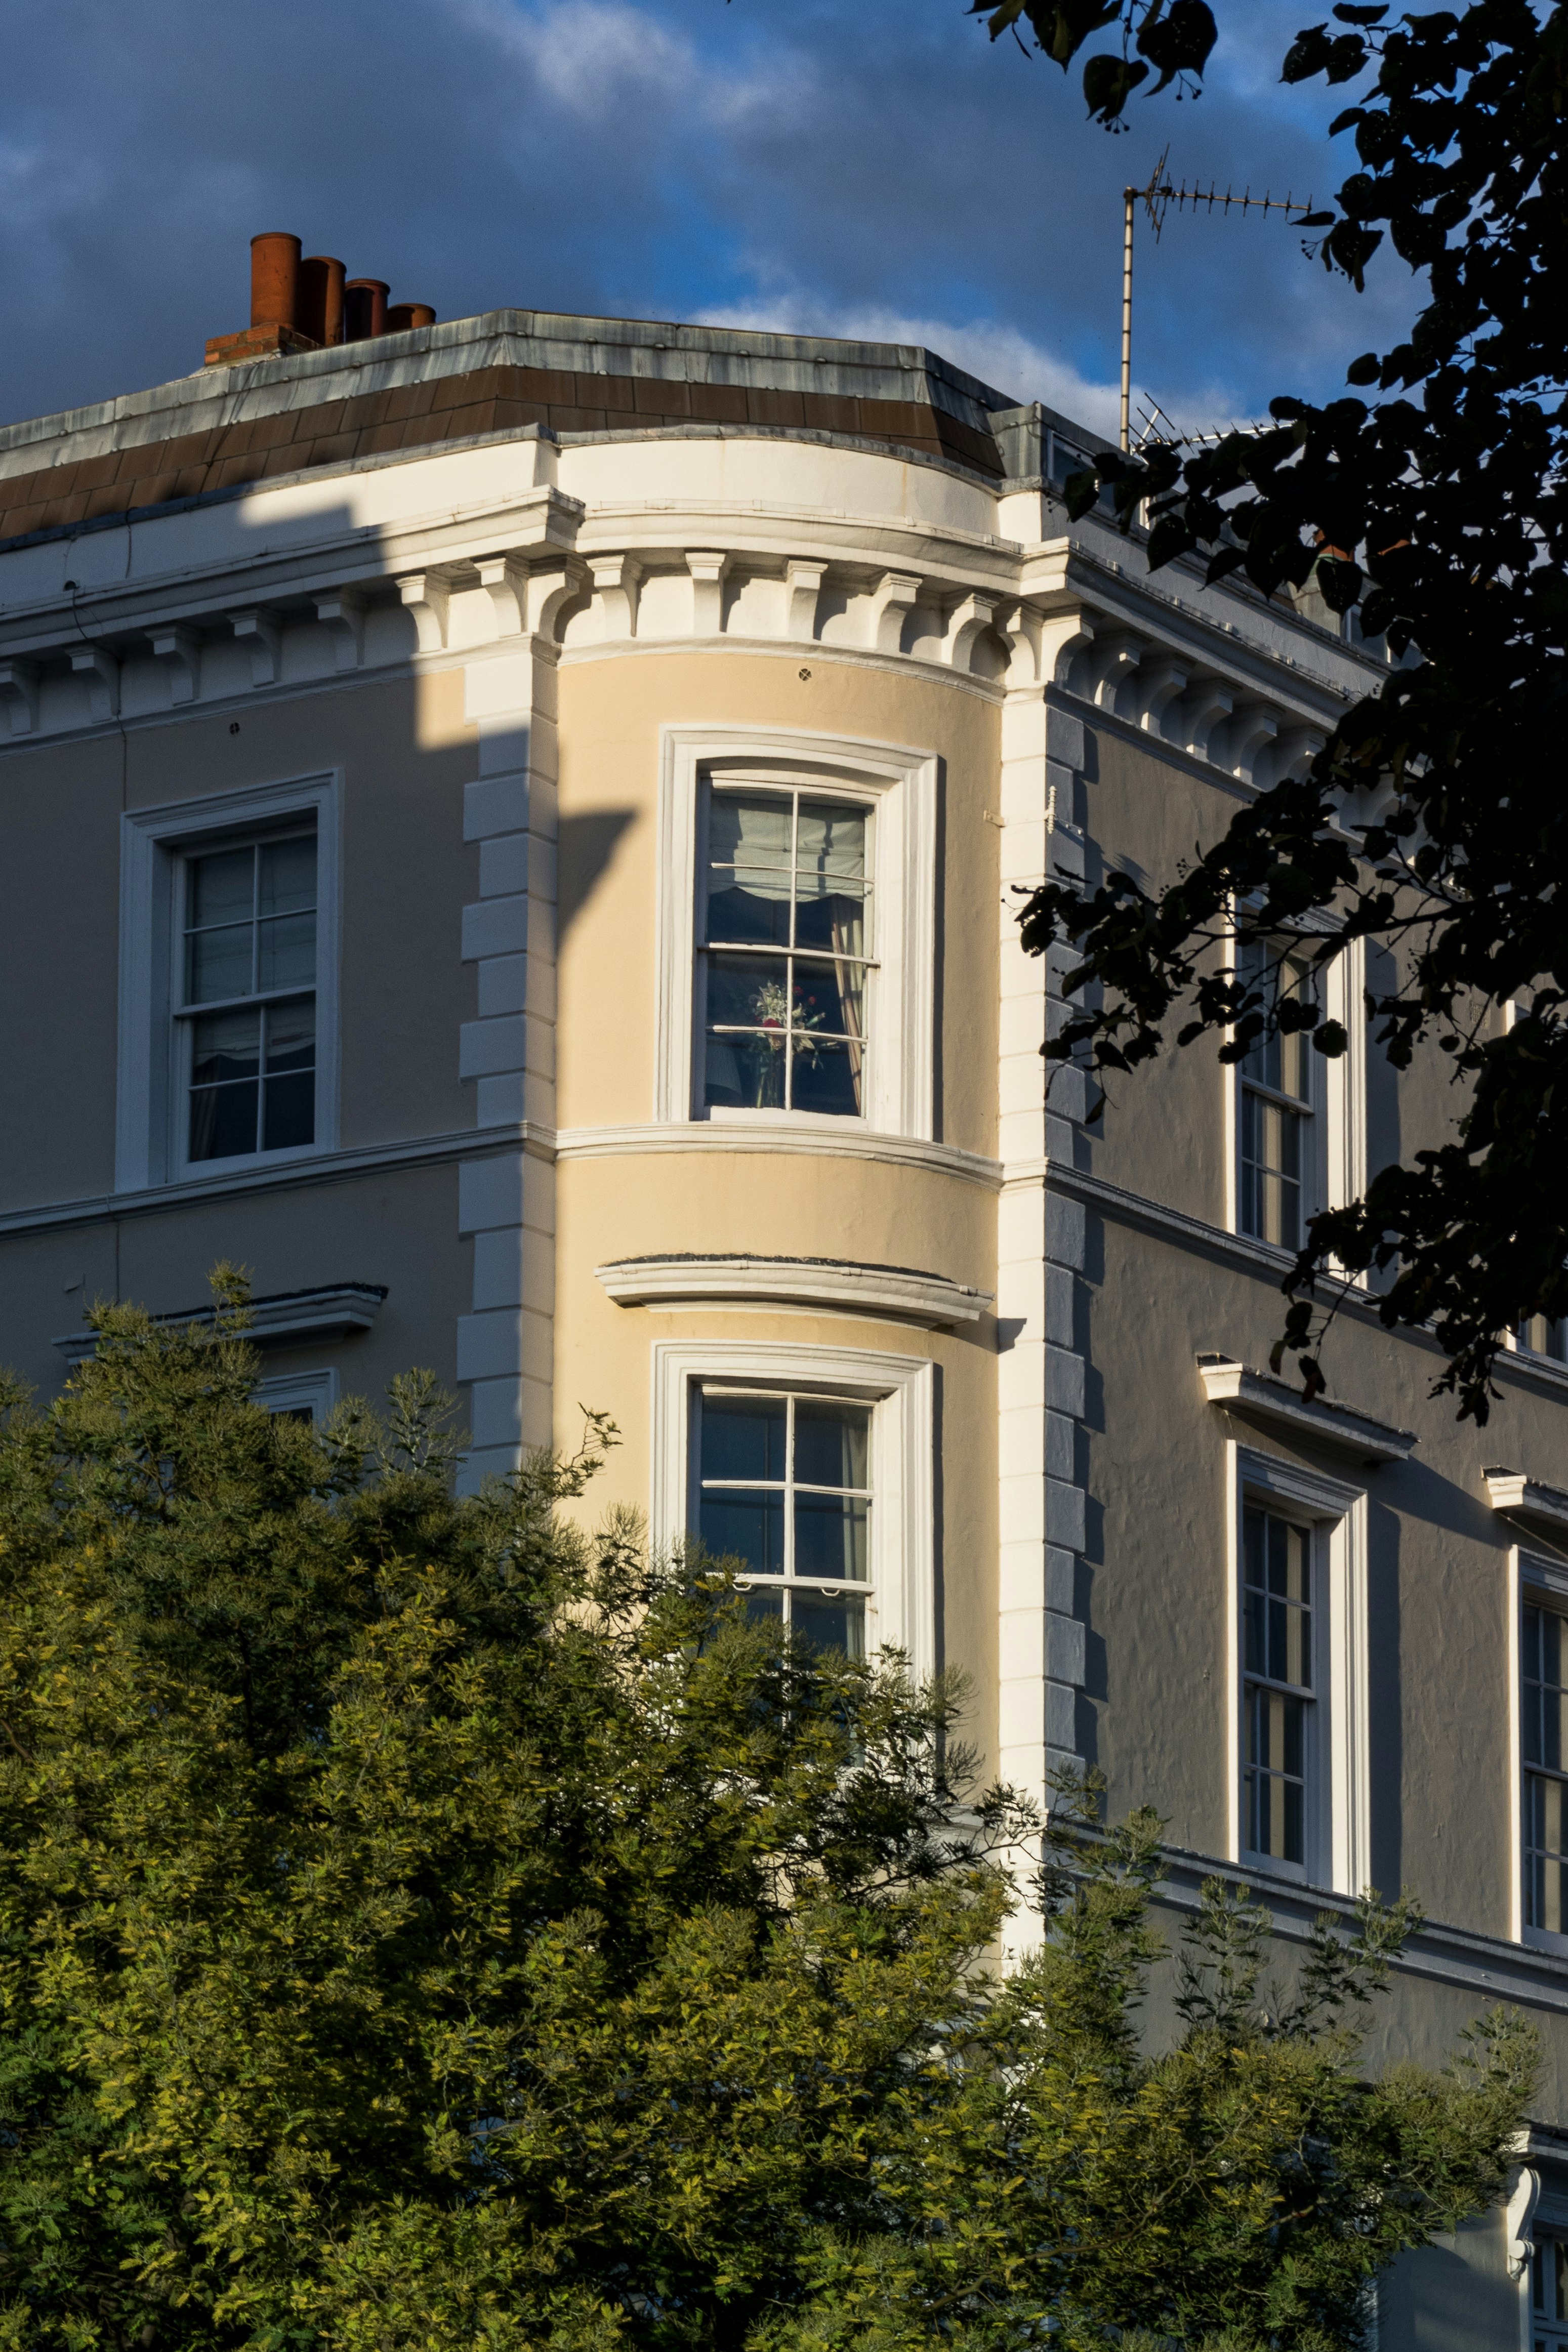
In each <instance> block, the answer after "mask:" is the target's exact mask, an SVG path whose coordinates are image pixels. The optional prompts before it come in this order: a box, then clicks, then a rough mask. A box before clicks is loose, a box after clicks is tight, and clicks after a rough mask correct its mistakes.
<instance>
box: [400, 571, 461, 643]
mask: <svg viewBox="0 0 1568 2352" xmlns="http://www.w3.org/2000/svg"><path fill="white" fill-rule="evenodd" d="M397 593H398V595H399V596H400V597H401V599H402V601H403V609H404V611H405V613H408V614H412V616H413V620H414V628H415V634H416V636H417V638H418V641H419V650H420V652H421V653H422V654H438V653H441V652H443V651H444V650H445V648H446V644H447V607H448V605H449V604H450V602H451V590H450V589H449V587H448V586H447V582H446V581H445V580H443V579H442V578H441V577H440V575H439V573H437V572H405V573H404V574H403V577H402V578H401V579H400V580H399V582H398V583H397Z"/></svg>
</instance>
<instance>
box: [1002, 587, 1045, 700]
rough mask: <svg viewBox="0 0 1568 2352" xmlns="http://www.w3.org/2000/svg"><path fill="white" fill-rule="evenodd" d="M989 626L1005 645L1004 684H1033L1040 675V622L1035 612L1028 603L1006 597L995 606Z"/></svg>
mask: <svg viewBox="0 0 1568 2352" xmlns="http://www.w3.org/2000/svg"><path fill="white" fill-rule="evenodd" d="M991 625H992V627H993V628H994V630H995V632H996V634H997V635H998V636H999V637H1000V638H1001V640H1002V642H1003V644H1004V645H1005V646H1006V648H1007V671H1006V682H1007V684H1008V685H1009V686H1033V685H1034V684H1035V683H1036V681H1037V679H1038V677H1039V675H1040V632H1041V628H1042V626H1043V624H1042V622H1041V619H1040V615H1039V614H1038V613H1037V612H1036V611H1035V609H1034V607H1033V606H1032V605H1029V604H1021V603H1019V602H1017V601H1016V600H1010V601H1009V602H1007V603H1005V604H998V605H997V607H996V614H995V618H994V620H993V622H992V624H991Z"/></svg>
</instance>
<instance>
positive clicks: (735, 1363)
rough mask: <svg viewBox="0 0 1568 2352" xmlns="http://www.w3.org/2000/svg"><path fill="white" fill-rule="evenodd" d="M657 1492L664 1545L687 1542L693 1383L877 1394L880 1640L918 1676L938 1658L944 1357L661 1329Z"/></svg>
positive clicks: (875, 1559) (657, 1530) (656, 1364)
mask: <svg viewBox="0 0 1568 2352" xmlns="http://www.w3.org/2000/svg"><path fill="white" fill-rule="evenodd" d="M652 1370H653V1424H652V1431H651V1446H650V1454H651V1463H652V1490H651V1494H650V1497H649V1520H650V1526H651V1530H652V1535H653V1540H654V1542H655V1544H656V1545H658V1546H660V1547H668V1546H670V1545H673V1544H676V1543H679V1541H680V1540H681V1538H683V1537H684V1536H685V1535H686V1533H687V1530H688V1528H689V1524H690V1512H691V1463H690V1406H689V1401H690V1391H691V1384H692V1382H693V1381H700V1380H717V1381H724V1380H729V1381H765V1382H767V1383H768V1384H769V1385H770V1386H773V1385H775V1384H776V1385H777V1386H778V1387H780V1388H806V1389H810V1388H825V1389H831V1390H833V1391H836V1392H837V1393H843V1392H844V1391H848V1392H849V1393H851V1394H853V1395H859V1396H865V1397H868V1398H870V1399H872V1400H874V1401H875V1402H876V1403H877V1405H878V1410H877V1412H875V1413H874V1414H873V1416H872V1439H871V1444H872V1475H871V1489H872V1497H873V1500H872V1510H871V1523H872V1536H871V1546H872V1582H873V1585H874V1588H875V1591H876V1595H877V1605H876V1622H875V1626H874V1629H873V1632H874V1642H875V1643H884V1642H886V1643H893V1644H895V1645H896V1646H897V1647H898V1648H900V1649H902V1650H904V1651H905V1652H906V1653H907V1654H908V1656H909V1661H910V1672H911V1674H913V1675H915V1676H916V1678H917V1679H919V1678H920V1677H921V1676H922V1675H930V1674H931V1673H932V1672H933V1671H934V1670H935V1666H936V1655H937V1649H936V1559H935V1551H936V1525H935V1493H936V1488H935V1476H934V1459H933V1449H934V1445H935V1435H936V1432H935V1419H934V1405H935V1389H936V1373H935V1367H934V1366H933V1365H932V1364H931V1361H930V1360H929V1359H927V1358H925V1357H921V1356H885V1355H879V1354H873V1353H871V1352H870V1351H869V1350H868V1349H859V1348H794V1347H782V1346H777V1345H767V1346H758V1345H747V1344H744V1343H740V1342H734V1341H707V1340H698V1339H668V1340H666V1339H661V1340H657V1341H656V1342H655V1343H654V1347H653V1349H652Z"/></svg>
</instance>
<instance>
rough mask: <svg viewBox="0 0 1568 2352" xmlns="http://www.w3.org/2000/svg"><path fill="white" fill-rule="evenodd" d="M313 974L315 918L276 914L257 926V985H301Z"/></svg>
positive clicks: (312, 978) (314, 968)
mask: <svg viewBox="0 0 1568 2352" xmlns="http://www.w3.org/2000/svg"><path fill="white" fill-rule="evenodd" d="M315 977H316V918H315V916H314V915H277V916H274V917H272V918H270V919H268V921H266V922H264V923H262V924H261V925H260V926H259V936H258V940H257V949H256V984H257V986H258V988H303V987H306V986H308V985H309V983H310V982H311V981H313V980H314V979H315Z"/></svg>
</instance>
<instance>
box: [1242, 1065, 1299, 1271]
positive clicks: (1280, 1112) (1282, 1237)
mask: <svg viewBox="0 0 1568 2352" xmlns="http://www.w3.org/2000/svg"><path fill="white" fill-rule="evenodd" d="M1302 1125H1303V1120H1302V1117H1301V1115H1300V1113H1299V1112H1296V1111H1290V1110H1286V1109H1284V1108H1282V1107H1281V1106H1280V1105H1279V1103H1271V1102H1266V1101H1265V1100H1264V1099H1263V1098H1262V1097H1260V1096H1258V1095H1255V1094H1253V1093H1252V1092H1251V1091H1250V1089H1249V1088H1248V1087H1246V1086H1244V1087H1242V1089H1241V1183H1240V1188H1239V1189H1240V1195H1241V1198H1240V1224H1241V1230H1242V1232H1243V1233H1244V1234H1257V1235H1258V1239H1259V1240H1260V1241H1266V1242H1275V1243H1277V1244H1279V1246H1280V1247H1281V1248H1283V1249H1300V1246H1301V1160H1302V1142H1301V1130H1302Z"/></svg>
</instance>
